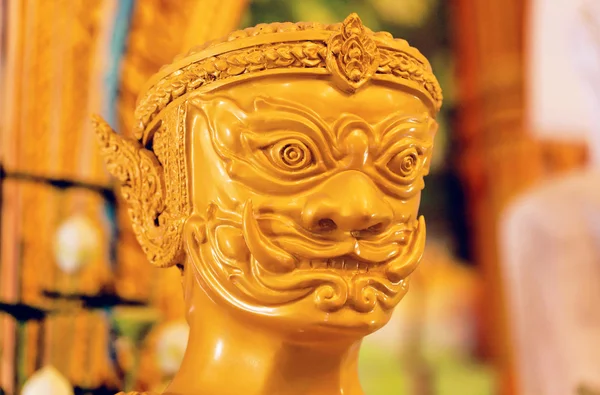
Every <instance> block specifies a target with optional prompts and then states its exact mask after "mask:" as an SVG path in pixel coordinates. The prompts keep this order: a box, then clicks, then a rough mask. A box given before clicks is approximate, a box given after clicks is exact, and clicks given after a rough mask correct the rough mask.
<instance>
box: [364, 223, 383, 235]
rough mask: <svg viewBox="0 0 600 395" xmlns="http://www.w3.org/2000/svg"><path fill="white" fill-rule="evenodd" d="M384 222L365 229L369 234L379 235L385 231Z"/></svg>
mask: <svg viewBox="0 0 600 395" xmlns="http://www.w3.org/2000/svg"><path fill="white" fill-rule="evenodd" d="M383 227H384V226H383V222H379V223H377V224H375V225H372V226H369V227H368V228H367V229H365V230H366V231H367V232H369V233H379V232H381V231H382V230H383Z"/></svg>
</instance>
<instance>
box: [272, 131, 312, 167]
mask: <svg viewBox="0 0 600 395" xmlns="http://www.w3.org/2000/svg"><path fill="white" fill-rule="evenodd" d="M269 159H270V160H271V162H273V164H274V165H275V166H277V167H279V168H280V169H282V170H287V171H299V170H303V169H306V168H307V167H309V166H310V165H311V164H312V163H313V156H312V153H311V151H310V149H309V148H308V147H307V146H306V144H304V143H303V142H301V141H299V140H295V139H288V140H283V141H280V142H278V143H276V144H274V145H273V146H272V147H271V148H270V149H269Z"/></svg>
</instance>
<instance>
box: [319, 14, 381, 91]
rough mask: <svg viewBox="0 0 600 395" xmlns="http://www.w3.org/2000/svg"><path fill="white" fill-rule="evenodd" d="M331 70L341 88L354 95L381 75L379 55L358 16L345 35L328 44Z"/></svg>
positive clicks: (347, 23)
mask: <svg viewBox="0 0 600 395" xmlns="http://www.w3.org/2000/svg"><path fill="white" fill-rule="evenodd" d="M325 63H326V66H327V69H328V70H329V71H330V72H331V75H332V77H333V78H334V81H335V82H336V84H337V85H338V87H339V88H340V89H342V90H345V91H348V92H354V91H356V90H357V89H358V88H360V87H361V86H362V85H364V84H365V83H366V82H367V81H368V80H369V79H370V78H371V77H372V76H373V74H374V73H375V72H376V71H377V67H378V66H379V51H378V49H377V44H375V41H373V40H372V39H371V38H370V37H369V35H368V34H367V32H366V31H365V27H364V26H363V24H362V22H361V20H360V18H359V17H358V15H356V14H352V15H350V16H349V17H348V18H346V20H345V21H344V23H343V25H342V28H341V31H340V32H339V33H335V34H333V35H332V36H331V38H330V39H329V40H328V42H327V58H326V62H325Z"/></svg>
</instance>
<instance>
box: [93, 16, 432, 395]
mask: <svg viewBox="0 0 600 395" xmlns="http://www.w3.org/2000/svg"><path fill="white" fill-rule="evenodd" d="M203 48H204V49H200V50H199V51H200V52H197V51H198V50H192V51H191V52H190V53H189V54H188V55H187V56H185V57H183V58H179V59H177V60H176V61H175V63H174V64H172V65H170V66H166V68H164V69H163V71H161V72H160V73H159V74H158V76H157V77H155V79H154V81H157V82H155V84H154V85H151V87H150V88H149V90H148V91H147V93H146V94H145V95H144V96H142V99H141V100H140V102H139V107H138V109H137V112H136V117H137V118H138V119H139V121H140V123H139V125H138V129H137V130H136V131H135V137H136V138H137V139H138V140H140V141H132V140H127V139H124V138H122V137H120V136H118V135H116V134H115V133H114V132H113V131H112V130H111V129H110V128H109V127H108V125H106V124H105V123H104V122H102V121H101V120H99V119H96V120H95V123H96V129H97V134H98V137H99V142H100V144H101V149H102V151H103V152H104V154H105V156H106V159H107V164H108V169H109V171H110V172H111V173H113V174H114V175H115V176H116V178H117V179H118V180H119V181H120V182H121V183H122V184H123V195H124V196H125V199H126V200H128V203H129V204H130V205H131V206H132V208H131V217H132V221H133V223H134V226H133V228H134V231H135V232H136V234H137V235H138V239H139V240H140V243H141V244H142V246H143V248H144V249H145V251H146V252H147V253H148V255H149V257H150V259H151V260H152V262H153V263H154V264H157V265H159V266H168V265H172V264H174V263H177V264H178V266H179V267H180V268H181V271H182V275H183V288H184V299H185V304H186V311H187V321H188V323H189V325H190V332H191V334H192V336H193V339H194V341H190V342H189V343H188V347H191V348H192V349H190V350H188V352H186V356H185V358H184V361H183V367H182V369H181V370H180V371H179V372H178V373H177V374H176V375H175V377H174V378H173V380H172V381H171V384H170V385H169V387H168V388H167V390H166V393H199V392H203V393H204V392H205V393H219V394H225V393H229V394H237V393H242V392H243V393H253V394H257V395H262V394H265V395H266V394H272V393H278V394H290V395H291V394H297V393H353V394H360V393H361V392H360V385H359V383H358V381H357V379H356V375H355V374H352V373H349V372H347V370H348V369H350V368H349V367H355V366H356V359H357V358H358V349H359V345H360V340H361V338H362V337H363V336H365V335H367V334H369V333H371V332H373V331H375V330H377V329H379V328H380V327H381V326H383V325H384V324H385V323H386V322H387V321H388V320H389V318H390V315H391V313H392V310H393V308H394V307H395V306H396V304H397V303H398V302H399V301H400V300H401V299H402V297H403V296H404V294H405V293H406V291H407V289H408V281H409V279H408V276H409V275H410V274H411V272H412V271H413V270H414V269H415V267H416V265H417V264H418V262H419V261H420V259H421V256H422V254H423V249H424V243H425V223H424V220H423V218H422V217H418V207H419V201H420V192H421V190H422V189H423V187H424V181H423V177H424V176H425V175H426V174H427V173H428V171H429V162H430V157H431V150H432V145H433V137H434V134H435V131H436V126H437V124H436V121H435V114H436V109H437V108H438V107H439V104H440V103H439V100H441V95H438V94H437V93H439V86H438V85H437V82H435V78H434V77H433V75H432V74H431V71H430V69H429V66H428V63H427V61H426V60H425V59H424V58H422V57H421V55H420V54H418V53H417V52H416V51H415V50H413V49H411V48H410V47H408V45H407V44H406V42H404V41H401V40H393V39H392V38H391V37H390V36H389V35H387V34H383V33H377V34H375V33H372V32H371V31H369V30H368V29H366V28H364V27H363V26H362V24H361V23H360V20H359V19H358V17H356V16H354V15H352V16H351V17H349V18H348V19H347V20H346V22H345V23H344V24H338V25H329V26H325V25H318V24H306V23H305V24H272V25H262V26H258V27H256V28H254V29H246V30H244V31H241V32H237V33H235V34H233V35H231V36H230V37H229V40H228V41H220V42H219V43H212V44H210V45H208V46H205V47H203ZM208 54H210V55H208ZM332 62H334V64H333V63H332ZM378 73H379V74H378ZM258 75H260V76H262V78H252V77H255V76H258ZM378 78H379V79H380V80H384V81H386V82H392V83H369V81H374V80H376V79H378ZM233 82H235V83H233ZM332 85H333V86H334V87H335V88H338V89H334V88H332ZM200 87H203V88H206V89H199V88H200ZM211 88H214V89H211ZM340 88H342V89H340ZM436 92H437V93H436ZM163 250H164V251H163ZM184 251H185V252H184ZM179 264H181V265H179ZM203 315H206V316H210V317H211V319H206V317H203ZM195 347H197V349H194V348H195ZM239 355H247V356H248V358H239ZM274 356H276V357H274ZM234 365H235V367H236V369H235V371H236V375H237V377H236V379H235V380H227V379H226V377H229V375H230V374H231V371H232V369H231V368H232V366H234ZM275 365H276V368H275ZM197 366H201V367H202V369H201V370H198V369H196V368H192V367H197ZM257 366H260V368H259V369H256V367H257ZM273 369H277V372H278V373H277V375H273V374H272V371H273ZM248 372H251V373H248ZM324 373H325V376H324V375H323V374H324ZM340 378H343V379H342V380H341V381H340ZM296 382H297V383H301V384H298V385H300V387H301V388H302V389H300V387H299V386H298V385H296V384H295V383H296ZM133 394H135V393H133Z"/></svg>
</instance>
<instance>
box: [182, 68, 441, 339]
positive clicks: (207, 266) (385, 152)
mask: <svg viewBox="0 0 600 395" xmlns="http://www.w3.org/2000/svg"><path fill="white" fill-rule="evenodd" d="M186 122H187V125H186V126H187V128H186V130H187V144H188V152H187V155H188V163H190V168H191V177H190V180H191V190H192V204H193V214H192V217H191V218H190V219H189V220H188V222H187V223H186V226H185V231H184V234H185V236H184V238H185V239H184V240H185V245H186V252H187V255H188V262H187V265H188V267H191V268H192V270H194V273H195V275H196V279H197V282H198V283H199V284H200V286H202V287H203V288H204V289H205V291H206V292H207V293H209V294H210V295H211V297H213V299H215V298H214V297H215V296H216V299H215V300H217V301H220V302H224V304H225V305H227V306H229V307H231V308H232V309H233V311H235V312H239V313H241V314H248V313H249V315H247V317H255V318H257V319H259V320H263V321H265V322H266V321H267V320H270V321H269V325H280V326H284V327H286V328H289V329H290V330H291V331H294V332H303V333H309V334H310V333H315V332H318V333H321V332H323V331H328V330H332V329H333V330H334V331H335V332H336V333H339V332H340V331H344V332H346V333H350V334H357V335H361V336H362V335H365V334H368V333H370V332H372V331H374V330H376V329H378V328H379V327H381V326H382V325H384V324H385V323H386V322H387V320H388V319H389V317H390V314H391V311H392V309H393V307H394V306H395V305H396V304H397V303H398V302H399V301H400V299H401V298H402V296H403V295H404V294H405V293H406V291H407V286H408V283H407V279H406V277H407V276H408V275H409V274H410V272H412V270H414V268H415V266H416V265H417V263H418V261H419V260H420V257H421V254H422V252H423V247H424V240H425V227H424V222H423V220H422V219H418V217H417V212H418V208H419V200H420V191H421V189H422V188H423V185H424V184H423V176H424V175H425V174H426V173H427V171H428V168H429V158H430V154H431V147H432V144H433V136H434V131H435V128H436V123H435V121H434V119H433V118H432V117H431V116H430V115H429V112H428V110H427V107H426V106H425V105H424V104H423V103H422V102H421V100H420V99H419V98H417V97H416V96H413V95H411V94H409V93H407V92H401V91H399V90H397V89H395V90H393V89H391V88H390V87H387V86H384V85H377V84H373V85H371V86H369V87H368V88H367V89H364V90H361V91H358V92H357V93H355V94H353V95H347V94H344V93H341V92H340V91H338V90H336V89H334V88H333V87H331V86H330V85H329V84H328V83H327V82H326V81H324V80H320V79H315V78H314V77H313V78H311V79H309V78H306V79H295V80H294V81H293V82H289V81H284V80H278V79H276V78H271V79H270V80H257V79H255V80H253V81H250V82H244V83H241V84H239V85H236V86H233V87H232V86H228V87H227V89H226V90H222V91H215V92H212V93H210V94H204V95H196V96H191V97H190V98H189V100H188V103H187V121H186ZM186 270H187V269H186ZM275 323H276V324H275Z"/></svg>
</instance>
